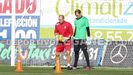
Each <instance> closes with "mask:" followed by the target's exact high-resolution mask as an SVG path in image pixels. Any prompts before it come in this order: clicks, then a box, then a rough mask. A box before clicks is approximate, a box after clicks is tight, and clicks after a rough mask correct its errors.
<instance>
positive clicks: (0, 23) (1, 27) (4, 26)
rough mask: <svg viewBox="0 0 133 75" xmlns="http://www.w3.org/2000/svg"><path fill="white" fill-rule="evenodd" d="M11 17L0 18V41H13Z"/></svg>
mask: <svg viewBox="0 0 133 75" xmlns="http://www.w3.org/2000/svg"><path fill="white" fill-rule="evenodd" d="M11 26H12V20H11V16H0V40H3V39H7V40H10V39H11Z"/></svg>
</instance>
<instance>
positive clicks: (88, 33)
mask: <svg viewBox="0 0 133 75" xmlns="http://www.w3.org/2000/svg"><path fill="white" fill-rule="evenodd" d="M86 31H87V36H88V37H90V28H89V26H88V27H86Z"/></svg>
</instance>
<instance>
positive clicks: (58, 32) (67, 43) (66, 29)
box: [54, 15, 73, 70]
mask: <svg viewBox="0 0 133 75" xmlns="http://www.w3.org/2000/svg"><path fill="white" fill-rule="evenodd" d="M64 19H65V18H64V15H59V18H58V20H59V22H57V23H56V25H55V30H54V34H55V37H56V41H57V42H58V45H57V46H56V58H55V61H58V60H59V59H60V53H61V52H63V51H64V50H65V51H66V57H67V69H68V70H71V69H72V67H71V66H70V63H71V56H70V53H71V45H72V40H71V37H72V35H73V28H72V25H71V24H70V23H69V22H66V21H65V20H64ZM55 68H56V66H55V67H54V69H55Z"/></svg>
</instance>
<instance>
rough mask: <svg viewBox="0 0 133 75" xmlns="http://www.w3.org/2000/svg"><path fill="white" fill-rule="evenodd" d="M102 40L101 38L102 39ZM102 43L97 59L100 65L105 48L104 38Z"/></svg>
mask: <svg viewBox="0 0 133 75" xmlns="http://www.w3.org/2000/svg"><path fill="white" fill-rule="evenodd" d="M100 41H101V40H100ZM102 41H103V42H102V45H101V48H100V49H99V53H98V60H97V65H98V66H100V63H101V59H102V51H103V48H104V40H102Z"/></svg>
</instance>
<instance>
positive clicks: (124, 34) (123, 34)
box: [40, 28, 133, 41]
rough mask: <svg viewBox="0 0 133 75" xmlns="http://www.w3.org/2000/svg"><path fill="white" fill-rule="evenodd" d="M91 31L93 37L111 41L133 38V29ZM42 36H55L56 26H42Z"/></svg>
mask: <svg viewBox="0 0 133 75" xmlns="http://www.w3.org/2000/svg"><path fill="white" fill-rule="evenodd" d="M90 31H91V38H92V39H104V40H109V41H111V40H116V41H121V40H127V41H131V40H133V30H115V29H90ZM47 33H49V34H47ZM40 38H54V28H41V29H40Z"/></svg>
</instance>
